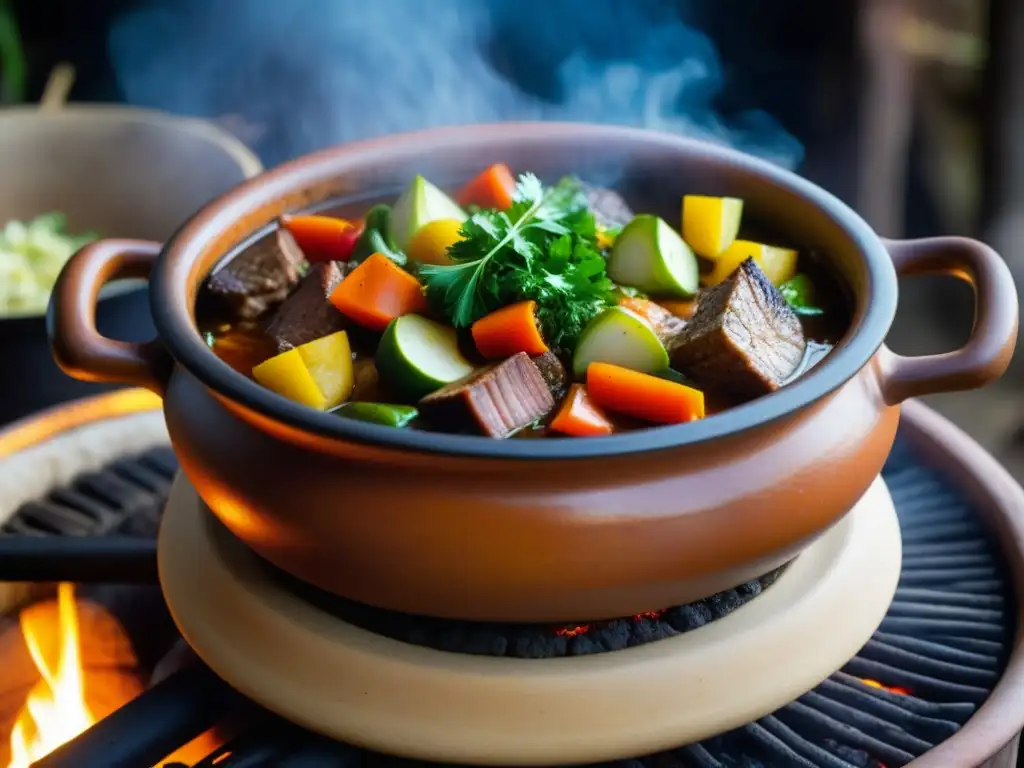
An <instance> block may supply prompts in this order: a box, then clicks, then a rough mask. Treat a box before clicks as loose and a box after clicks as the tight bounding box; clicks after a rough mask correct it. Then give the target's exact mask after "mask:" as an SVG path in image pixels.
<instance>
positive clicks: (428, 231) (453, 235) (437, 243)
mask: <svg viewBox="0 0 1024 768" xmlns="http://www.w3.org/2000/svg"><path fill="white" fill-rule="evenodd" d="M461 228H462V222H461V221H459V220H458V219H437V220H436V221H432V222H430V223H429V224H425V225H424V226H422V227H420V229H419V231H418V232H417V233H416V234H415V235H413V238H412V240H411V241H410V242H409V252H408V253H409V258H410V259H412V260H413V261H416V262H419V263H420V264H438V265H440V266H444V265H446V264H451V263H452V260H451V258H450V257H449V256H448V247H449V246H450V245H451V244H452V243H456V242H458V241H459V240H461V239H462V236H461V235H460V234H459V230H460V229H461Z"/></svg>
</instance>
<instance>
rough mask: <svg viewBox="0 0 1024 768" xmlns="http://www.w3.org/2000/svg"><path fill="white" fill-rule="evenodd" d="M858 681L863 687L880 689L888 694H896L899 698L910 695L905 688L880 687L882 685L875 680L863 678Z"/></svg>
mask: <svg viewBox="0 0 1024 768" xmlns="http://www.w3.org/2000/svg"><path fill="white" fill-rule="evenodd" d="M860 681H861V682H862V683H864V685H869V686H871V687H872V688H880V689H881V690H883V691H888V692H889V693H898V694H899V695H900V696H909V695H910V691H908V690H907V689H906V688H899V687H895V686H891V685H882V683H880V682H878V681H877V680H868V679H866V678H863V677H862V678H860Z"/></svg>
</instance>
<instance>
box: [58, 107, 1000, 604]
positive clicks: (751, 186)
mask: <svg viewBox="0 0 1024 768" xmlns="http://www.w3.org/2000/svg"><path fill="white" fill-rule="evenodd" d="M498 160H501V161H505V162H507V163H509V165H510V166H511V167H513V168H517V169H529V170H532V171H534V172H536V173H538V174H539V175H541V176H542V177H547V178H557V177H558V176H559V175H561V174H564V173H570V172H577V173H580V174H581V175H583V176H584V177H585V178H586V179H588V180H590V181H593V182H595V183H603V184H614V185H615V186H617V187H618V188H619V189H621V190H623V191H624V192H625V193H626V194H627V197H628V198H629V199H630V200H631V201H633V202H635V203H636V207H637V208H638V209H641V210H654V211H659V212H662V213H664V215H666V216H671V217H672V218H671V220H675V218H676V217H677V216H678V207H677V206H678V201H679V199H680V196H681V195H682V194H684V193H685V192H694V191H700V192H701V193H703V194H728V195H734V196H737V197H741V198H744V199H745V200H746V206H747V208H746V210H747V211H748V213H747V214H746V215H747V216H749V217H753V218H756V219H758V220H760V221H763V222H765V223H767V224H770V226H771V227H772V228H773V229H774V230H775V232H776V233H777V234H778V237H780V238H783V239H789V240H792V241H794V242H796V243H800V244H802V245H805V246H813V247H816V248H819V249H822V250H824V251H825V252H826V253H827V254H828V258H829V260H830V263H831V264H832V265H833V266H834V268H835V271H836V273H837V274H838V276H839V278H840V279H841V281H842V283H843V284H844V285H845V286H846V288H847V289H848V292H849V294H850V297H851V303H852V314H853V319H852V323H851V327H850V330H849V333H848V334H847V335H846V337H845V338H844V339H843V340H842V342H841V343H840V344H839V345H838V346H837V347H836V349H835V350H834V352H833V353H832V354H831V355H829V356H828V357H827V358H826V359H825V360H824V361H823V362H822V363H820V364H819V365H818V366H816V367H815V368H814V369H813V370H811V371H810V372H809V373H807V374H806V375H804V376H803V377H801V378H800V379H799V380H797V381H796V382H795V383H793V384H792V385H790V386H787V387H785V388H783V389H782V390H780V391H779V392H776V393H774V394H772V395H769V396H767V397H764V398H761V399H759V400H757V401H755V402H752V403H749V404H747V405H744V406H741V407H737V408H733V409H731V410H728V411H726V412H724V413H721V414H718V415H715V416H712V417H710V418H707V419H705V420H703V421H700V422H695V423H690V424H686V425H682V426H676V427H665V428H659V429H650V430H647V431H637V432H631V433H624V434H620V435H614V436H611V437H607V438H591V439H548V440H510V441H497V440H489V439H486V438H481V437H472V436H457V435H442V434H434V433H428V432H419V431H411V430H397V429H391V428H387V427H381V426H375V425H371V424H362V423H357V422H353V421H349V420H343V419H339V418H337V417H336V416H332V415H330V414H326V413H320V412H316V411H313V410H310V409H308V408H305V407H302V406H300V405H297V404H295V403H292V402H289V401H287V400H285V399H283V398H281V397H279V396H277V395H276V394H274V393H272V392H270V391H269V390H266V389H263V388H262V387H260V386H259V385H257V384H256V383H254V382H253V381H250V380H249V379H247V378H246V377H244V376H242V375H240V374H238V373H236V372H235V371H233V370H232V369H231V368H230V367H229V366H228V365H227V364H226V363H223V362H221V361H220V360H219V359H218V358H217V357H216V356H215V355H214V354H213V353H212V352H211V351H210V350H209V349H208V348H207V346H206V344H205V343H204V341H203V338H202V337H201V336H200V334H199V333H198V332H197V328H196V323H195V318H194V307H195V301H196V293H197V291H198V289H199V287H200V284H201V282H202V280H203V278H204V277H205V276H206V275H207V274H208V273H209V272H210V270H211V269H212V268H213V267H214V266H215V265H216V264H217V263H218V262H220V261H221V260H222V259H224V257H225V256H226V255H228V254H230V253H231V252H232V249H233V248H234V247H235V246H236V245H238V244H239V243H240V242H241V241H243V240H245V239H247V238H249V237H250V236H252V235H253V234H254V233H257V232H259V231H266V228H268V227H269V226H272V222H273V221H274V220H275V218H276V217H277V216H278V215H280V214H281V213H283V212H286V211H295V210H300V209H308V208H310V207H313V208H318V207H322V206H324V205H332V206H335V207H337V206H338V201H339V200H340V201H345V200H349V201H351V200H353V199H357V198H361V199H362V200H363V201H364V204H365V200H366V199H367V197H372V196H373V195H375V194H377V193H379V194H381V195H391V194H393V193H395V192H396V191H397V190H398V189H399V188H400V187H401V186H402V185H403V184H404V183H405V182H406V181H407V180H408V179H409V178H410V177H411V176H412V175H413V174H415V173H423V174H425V175H426V176H427V177H428V178H431V179H432V180H434V181H435V182H438V183H440V184H441V185H442V186H451V185H455V184H457V183H458V182H460V181H462V180H465V179H467V178H469V177H470V176H471V175H472V174H473V173H475V172H476V171H478V170H479V169H480V168H481V167H484V166H485V165H487V164H489V163H492V162H495V161H498ZM325 201H331V202H329V203H328V202H325ZM342 207H343V206H342ZM938 271H949V272H952V273H954V274H956V275H958V276H960V277H961V278H962V279H964V280H967V281H968V282H970V284H971V285H972V286H974V289H975V297H976V313H977V319H976V322H975V327H974V330H973V332H972V334H971V337H970V340H969V341H968V342H967V344H966V345H965V346H964V347H962V348H961V349H959V350H957V351H955V352H951V353H949V354H945V355H937V356H932V357H923V358H905V357H900V356H898V355H896V354H894V353H892V352H891V351H889V350H888V349H887V348H885V347H884V346H883V344H882V342H883V340H884V338H885V335H886V332H887V331H888V329H889V325H890V323H891V322H892V319H893V315H894V313H895V311H896V301H897V275H898V274H899V275H911V274H920V273H927V272H938ZM126 274H127V275H136V276H145V275H149V278H150V297H151V304H152V309H153V313H154V320H155V324H156V327H157V330H158V334H159V337H158V338H157V339H156V340H154V341H152V342H149V343H145V344H126V343H121V342H116V341H112V340H110V339H107V338H105V337H103V336H102V335H100V334H99V333H98V332H97V331H96V328H95V325H94V324H93V322H92V318H93V314H92V313H93V309H94V305H95V301H96V296H97V294H98V292H99V290H100V288H101V287H102V286H103V284H104V283H106V282H107V281H108V280H110V279H111V278H113V277H115V276H120V275H126ZM51 315H52V316H51V320H52V322H51V339H52V343H53V348H54V354H55V356H56V359H57V360H58V362H59V363H60V365H61V366H62V367H63V368H64V369H65V370H66V371H67V372H69V373H70V374H72V375H74V376H78V377H82V378H89V379H98V380H108V381H118V382H127V383H132V384H138V385H142V386H145V387H148V388H150V389H152V390H153V391H155V392H158V393H159V394H161V395H162V396H163V398H164V410H165V414H166V419H167V424H168V428H169V431H170V435H171V439H172V442H173V444H174V448H175V450H176V452H177V454H178V456H179V458H180V460H181V464H182V467H183V469H184V471H185V473H186V474H187V475H188V477H189V479H190V480H191V481H192V483H193V484H194V485H195V487H196V488H197V490H198V491H199V493H200V494H201V495H202V497H203V499H204V500H205V501H206V502H207V503H208V504H209V506H210V507H211V509H212V510H213V511H214V514H215V515H216V516H217V517H218V518H219V519H220V521H221V522H222V523H223V524H224V525H226V526H227V527H228V528H229V529H230V530H231V531H232V532H234V534H235V535H236V536H238V537H239V538H240V539H242V540H243V541H245V542H246V543H247V544H248V545H249V546H250V547H251V548H252V549H253V550H254V551H255V552H256V553H258V554H259V555H261V556H262V557H264V558H266V559H267V560H269V561H270V562H271V563H273V564H275V565H277V566H279V567H281V568H282V569H284V570H286V571H289V572H290V573H292V574H294V575H295V576H298V577H299V578H302V579H304V580H306V581H308V582H311V583H313V584H315V585H317V586H319V587H322V588H324V589H326V590H330V591H332V592H335V593H338V594H341V595H344V596H346V597H348V598H351V599H354V600H358V601H362V602H365V603H370V604H373V605H377V606H382V607H386V608H390V609H395V610H399V611H405V612H410V613H423V614H432V615H436V616H447V617H458V618H466V619H481V620H510V621H552V620H559V621H561V620H569V619H576V620H579V619H598V618H607V617H616V616H624V615H629V614H634V613H641V612H644V611H648V610H653V609H657V608H662V607H664V606H667V605H673V604H679V603H685V602H688V601H690V600H694V599H697V598H699V597H702V596H706V595H709V594H712V593H714V592H716V591H719V590H721V589H724V588H727V587H731V586H734V585H736V584H739V583H741V582H744V581H746V580H747V579H750V578H752V577H754V576H756V575H758V574H761V573H764V572H766V571H769V570H771V569H772V568H774V567H776V566H778V565H780V564H781V563H784V562H785V561H786V560H788V559H789V558H792V557H793V556H794V555H795V554H797V553H798V552H800V551H801V549H802V548H803V547H806V546H807V544H808V543H809V542H811V541H813V540H814V539H815V538H816V537H817V536H819V535H820V534H821V533H822V532H823V531H824V530H826V529H827V528H828V527H829V526H830V525H832V524H833V523H835V522H836V521H837V520H839V519H840V518H842V516H843V515H845V514H846V512H847V511H848V510H850V509H851V507H852V506H853V504H854V503H855V502H856V501H857V499H858V498H860V496H861V495H862V494H863V493H864V492H865V490H866V489H867V488H868V486H869V485H870V484H871V482H872V480H873V479H874V478H875V477H876V475H877V474H878V472H879V470H880V469H881V467H882V464H883V462H884V461H885V458H886V456H887V454H888V452H889V450H890V446H891V443H892V440H893V436H894V433H895V431H896V424H897V421H898V418H899V404H900V403H901V402H902V401H903V400H905V399H906V398H908V397H913V396H915V395H923V394H927V393H932V392H939V391H948V390H957V389H967V388H971V387H977V386H980V385H982V384H985V383H986V382H989V381H991V380H993V379H995V378H997V377H998V376H999V375H1000V374H1001V373H1002V372H1003V371H1004V369H1005V368H1006V366H1007V363H1008V361H1009V359H1010V355H1011V354H1012V351H1013V347H1014V343H1015V339H1016V335H1017V298H1016V293H1015V290H1014V286H1013V283H1012V281H1011V278H1010V275H1009V272H1008V271H1007V269H1006V267H1005V266H1004V264H1003V262H1002V261H1001V260H1000V258H999V256H998V255H997V254H995V253H994V252H993V251H992V250H990V249H989V248H987V247H986V246H984V245H982V244H980V243H977V242H974V241H971V240H965V239H962V238H937V239H930V240H921V241H916V242H883V241H882V240H880V239H879V238H878V236H876V235H875V234H874V233H873V232H872V231H871V230H870V228H869V227H868V226H867V225H866V224H865V223H864V222H863V221H862V220H861V219H860V218H859V217H858V216H857V215H856V214H855V213H853V211H851V210H850V209H849V208H847V207H846V206H845V205H843V204H842V203H840V202H839V201H838V200H837V199H835V198H834V197H832V196H831V195H829V194H828V193H826V192H824V191H823V190H821V189H819V188H818V187H816V186H814V185H812V184H810V183H809V182H807V181H804V180H803V179H800V178H798V177H797V176H795V175H793V174H791V173H788V172H786V171H784V170H780V169H779V168H776V167H774V166H772V165H770V164H768V163H764V162H761V161H758V160H756V159H753V158H750V157H747V156H745V155H742V154H738V153H736V152H732V151H729V150H726V149H722V148H719V147H715V146H710V145H708V144H703V143H698V142H693V141H688V140H686V139H682V138H679V137H677V136H671V135H667V134H661V133H653V132H648V131H643V130H634V129H625V128H618V127H605V126H595V125H569V124H506V125H492V126H474V127H464V128H451V129H443V130H438V131H432V132H427V133H420V134H414V135H405V136H394V137H390V138H386V139H381V140H375V141H368V142H362V143H356V144H350V145H346V146H342V147H338V148H335V149H330V150H326V151H323V152H320V153H317V154H314V155H310V156H308V157H304V158H302V159H299V160H297V161H295V162H292V163H289V164H287V165H285V166H282V167H280V168H277V169H275V170H273V171H270V172H268V173H266V174H264V175H262V176H260V177H259V178H257V179H255V180H253V181H250V182H247V183H245V184H243V185H242V186H240V187H238V188H236V189H235V190H233V191H232V192H230V193H228V194H226V195H225V196H223V197H221V198H220V199H218V200H217V201H215V202H214V203H212V204H210V205H208V206H206V207H205V208H204V209H203V210H202V211H201V212H200V213H198V214H197V215H196V216H195V217H193V218H192V219H191V220H190V221H189V222H188V223H187V224H186V225H185V226H184V227H183V228H182V229H180V230H179V231H178V233H177V234H176V235H175V236H174V237H173V238H172V239H171V240H170V241H169V242H168V243H167V244H166V246H164V247H162V248H161V246H159V245H157V244H155V243H146V242H141V241H135V240H107V241H103V242H100V243H97V244H94V245H92V246H90V247H87V248H86V249H84V250H83V251H81V252H80V253H79V254H78V255H77V256H75V258H74V259H73V261H72V262H71V263H70V264H69V265H68V267H67V268H66V269H65V271H64V273H63V275H62V276H61V280H60V283H59V286H58V289H57V291H56V293H55V296H54V300H53V302H52V304H51ZM210 524H216V523H215V521H214V520H213V519H212V518H211V522H210Z"/></svg>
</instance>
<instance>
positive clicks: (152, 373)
mask: <svg viewBox="0 0 1024 768" xmlns="http://www.w3.org/2000/svg"><path fill="white" fill-rule="evenodd" d="M161 248H162V246H161V245H160V244H159V243H153V242H150V241H148V240H98V241H96V242H94V243H90V244H89V245H86V246H85V247H84V248H82V249H81V250H80V251H78V252H77V253H76V254H75V255H74V256H72V257H71V259H70V260H69V261H68V263H67V264H66V265H65V266H64V269H63V270H62V271H61V273H60V277H59V278H57V284H56V285H55V286H54V289H53V294H52V296H51V297H50V307H49V311H48V312H47V316H46V330H47V333H48V334H49V337H50V347H51V348H52V350H53V357H54V359H55V360H56V361H57V365H59V366H60V367H61V369H63V371H64V372H65V373H67V374H68V375H69V376H73V377H75V378H76V379H81V380H82V381H103V382H113V383H117V384H131V385H134V386H140V387H145V388H146V389H150V390H152V391H153V392H156V393H157V394H158V395H162V394H163V392H164V387H165V384H166V382H167V379H168V377H169V375H170V371H171V365H172V360H171V357H170V355H168V354H167V351H166V350H165V349H164V348H163V345H161V344H160V342H158V341H149V342H129V341H116V340H114V339H108V338H107V337H106V336H103V335H102V334H100V332H99V331H98V330H97V329H96V303H97V301H98V300H99V295H100V289H102V288H103V286H104V285H106V284H107V283H109V282H110V281H112V280H117V279H120V278H131V277H138V278H148V277H149V273H150V272H151V271H152V269H153V265H154V264H155V263H156V259H157V256H158V255H159V254H160V249H161Z"/></svg>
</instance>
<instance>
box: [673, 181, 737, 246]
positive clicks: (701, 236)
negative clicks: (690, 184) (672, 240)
mask: <svg viewBox="0 0 1024 768" xmlns="http://www.w3.org/2000/svg"><path fill="white" fill-rule="evenodd" d="M742 216H743V201H742V200H740V199H739V198H736V197H706V196H704V195H686V196H685V197H684V198H683V212H682V217H683V240H685V241H686V244H687V245H689V246H690V247H691V248H692V249H693V250H694V251H695V252H696V254H697V255H698V256H703V257H704V258H705V259H716V258H718V256H719V254H721V253H723V252H724V251H725V250H726V249H727V248H728V247H729V246H730V245H732V242H733V241H734V240H735V239H736V234H737V233H738V232H739V230H740V218H741V217H742Z"/></svg>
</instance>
